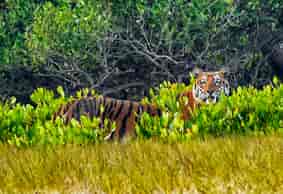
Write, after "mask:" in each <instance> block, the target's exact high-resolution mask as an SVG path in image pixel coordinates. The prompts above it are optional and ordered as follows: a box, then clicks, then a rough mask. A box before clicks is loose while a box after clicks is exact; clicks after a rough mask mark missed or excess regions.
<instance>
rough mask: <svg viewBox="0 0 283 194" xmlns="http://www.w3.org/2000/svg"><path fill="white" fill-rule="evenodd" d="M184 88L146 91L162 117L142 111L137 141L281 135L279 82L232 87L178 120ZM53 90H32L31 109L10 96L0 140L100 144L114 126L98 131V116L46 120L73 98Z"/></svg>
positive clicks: (0, 111) (0, 112)
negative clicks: (214, 101) (188, 117)
mask: <svg viewBox="0 0 283 194" xmlns="http://www.w3.org/2000/svg"><path fill="white" fill-rule="evenodd" d="M189 88H190V86H185V85H184V84H171V83H169V82H164V83H163V84H161V85H160V87H159V88H156V89H154V90H151V92H150V94H151V97H150V98H145V99H144V100H143V103H154V104H157V105H158V106H159V107H160V108H161V109H162V116H161V117H154V118H153V117H150V116H149V115H148V114H146V113H144V115H143V116H142V117H141V118H140V120H139V123H138V125H137V126H136V131H137V134H138V137H139V138H142V139H144V138H154V139H158V140H161V141H165V142H168V141H169V142H172V141H173V142H175V141H188V140H190V139H192V138H195V137H203V136H206V135H209V136H210V135H212V136H222V135H227V134H240V135H250V134H252V135H260V134H268V133H273V132H283V131H282V130H283V84H279V83H278V81H277V80H276V79H274V85H268V86H265V87H264V88H263V89H262V90H257V89H255V88H253V87H247V88H245V87H243V88H238V89H237V90H236V91H234V92H233V94H232V96H230V97H226V96H223V97H222V98H221V100H220V102H219V103H217V104H215V105H203V106H201V108H199V109H197V111H195V112H194V113H193V115H192V119H191V120H189V121H184V120H182V118H181V114H182V113H181V107H180V103H179V98H178V96H179V94H180V93H181V92H183V91H184V90H187V89H189ZM57 91H58V92H57V93H59V97H55V96H54V93H53V92H52V91H50V90H47V89H43V88H39V89H37V90H36V91H35V92H34V93H33V94H32V95H31V100H32V101H33V105H30V104H27V105H22V104H20V103H17V102H16V100H15V98H12V99H10V100H8V101H6V102H5V103H2V104H0V141H1V142H6V143H9V144H16V145H18V146H22V145H26V146H28V145H38V144H66V143H75V144H80V143H91V142H101V141H103V139H104V137H106V135H108V134H109V132H110V130H111V129H113V128H114V127H115V124H112V126H111V127H109V124H107V123H109V121H105V122H106V123H104V125H103V126H104V128H103V129H101V128H100V127H101V125H99V119H98V118H87V117H83V118H82V120H81V123H79V122H78V121H76V120H72V122H71V123H70V124H68V125H66V124H64V122H63V119H62V118H56V119H53V120H52V114H53V113H54V112H55V111H56V110H58V108H59V106H60V105H61V104H64V103H66V102H68V101H70V100H72V99H73V98H74V97H69V98H66V97H65V96H64V92H63V89H62V88H61V87H59V88H58V89H57ZM86 94H89V91H88V90H83V91H79V92H78V93H77V97H76V98H81V97H84V96H85V95H86ZM93 95H95V93H94V94H93ZM102 111H103V110H102Z"/></svg>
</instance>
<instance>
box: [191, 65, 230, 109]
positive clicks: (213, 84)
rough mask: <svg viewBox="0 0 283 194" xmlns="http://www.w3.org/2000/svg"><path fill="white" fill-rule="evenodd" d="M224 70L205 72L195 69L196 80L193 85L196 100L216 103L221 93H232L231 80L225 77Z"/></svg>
mask: <svg viewBox="0 0 283 194" xmlns="http://www.w3.org/2000/svg"><path fill="white" fill-rule="evenodd" d="M224 73H225V72H224V71H216V72H204V71H202V70H199V69H198V70H194V74H195V75H196V81H195V84H194V85H193V92H192V93H193V97H194V99H195V100H196V102H198V103H200V102H204V103H206V104H209V103H216V102H217V101H218V100H219V97H220V95H221V93H224V95H226V96H228V95H229V94H230V86H229V82H228V81H227V80H226V79H225V78H224Z"/></svg>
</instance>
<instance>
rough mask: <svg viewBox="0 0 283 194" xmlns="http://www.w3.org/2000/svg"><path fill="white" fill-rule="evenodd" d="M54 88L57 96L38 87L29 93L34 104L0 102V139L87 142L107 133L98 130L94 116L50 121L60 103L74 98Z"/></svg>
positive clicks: (22, 142) (26, 142)
mask: <svg viewBox="0 0 283 194" xmlns="http://www.w3.org/2000/svg"><path fill="white" fill-rule="evenodd" d="M57 92H58V93H59V94H60V97H58V98H55V97H54V93H53V92H52V91H50V90H46V89H43V88H38V89H37V90H36V91H35V92H34V93H33V94H32V95H31V100H32V101H33V102H34V104H35V105H34V106H33V105H30V104H27V105H21V104H19V103H16V99H15V98H11V99H10V100H9V101H7V102H5V103H2V104H0V129H1V130H0V141H2V142H8V143H9V144H15V145H17V146H28V145H38V144H39V145H44V144H66V143H88V142H97V141H100V140H101V139H102V138H103V137H104V136H105V135H106V134H107V133H108V131H106V130H98V129H99V119H97V118H87V117H82V118H81V122H80V123H79V122H78V121H76V120H72V121H71V123H70V124H68V125H66V124H65V123H64V122H63V119H62V118H56V119H55V121H52V120H51V119H52V115H53V113H54V112H55V111H57V110H58V108H59V106H61V105H62V104H64V103H66V102H68V101H70V100H72V99H73V97H70V98H65V97H64V92H63V89H62V88H61V87H59V88H58V89H57ZM87 92H88V91H87V90H85V91H82V92H78V94H77V96H78V97H79V98H80V97H82V96H84V95H85V93H87ZM105 122H108V121H105ZM104 126H107V123H105V124H104Z"/></svg>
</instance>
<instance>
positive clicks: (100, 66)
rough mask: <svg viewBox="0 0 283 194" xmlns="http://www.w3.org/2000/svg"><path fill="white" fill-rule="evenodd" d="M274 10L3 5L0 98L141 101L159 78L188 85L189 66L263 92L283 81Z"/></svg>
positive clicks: (234, 0) (270, 4)
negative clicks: (222, 72)
mask: <svg viewBox="0 0 283 194" xmlns="http://www.w3.org/2000/svg"><path fill="white" fill-rule="evenodd" d="M282 8H283V3H282V1H281V0H253V1H247V0H244V1H242V0H241V1H238V0H191V1H187V0H162V1H160V0H159V1H157V0H154V1H152V0H150V1H149V0H136V1H132V0H123V1H121V0H111V1H99V0H94V1H93V0H41V1H38V0H14V1H8V0H4V1H3V2H1V3H0V41H1V43H2V44H1V46H0V72H1V73H0V83H1V87H0V94H1V96H2V97H3V98H7V97H9V96H16V97H17V99H18V100H20V101H21V102H25V103H26V102H30V101H29V99H28V98H27V96H29V95H30V94H31V93H32V91H33V90H34V89H36V88H38V87H47V88H49V89H55V88H56V87H57V86H58V85H61V86H63V87H64V90H65V91H66V93H67V94H74V91H76V90H77V89H79V88H86V87H88V88H93V89H96V90H97V91H99V92H101V93H103V94H105V95H110V96H113V97H118V98H128V99H129V98H130V99H141V98H142V97H143V96H145V95H146V96H148V91H149V88H151V87H154V86H156V85H159V84H160V83H161V82H163V81H164V80H167V81H171V82H176V81H178V82H181V81H183V82H186V83H188V82H189V80H188V73H189V72H190V71H191V70H192V69H193V68H194V67H195V66H198V67H203V68H205V69H217V68H219V67H223V66H225V67H229V68H230V71H231V72H232V74H231V76H230V79H231V84H232V85H233V86H235V87H236V86H238V85H248V84H252V85H254V86H255V87H261V86H263V85H266V84H268V83H270V82H271V80H272V77H273V76H274V74H277V76H278V77H279V78H280V79H281V77H282V76H283V75H282V73H281V72H283V71H282V70H283V66H282V64H283V58H282V57H281V56H282V53H283V50H282V42H283V37H282V29H283V21H282V18H283V16H282V14H283V13H282ZM34 80H37V81H36V82H34ZM6 85H9V88H7V87H5V86H6ZM18 91H21V92H18Z"/></svg>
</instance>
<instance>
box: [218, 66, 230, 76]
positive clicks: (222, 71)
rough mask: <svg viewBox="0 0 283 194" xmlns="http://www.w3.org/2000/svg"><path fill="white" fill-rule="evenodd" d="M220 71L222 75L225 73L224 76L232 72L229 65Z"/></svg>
mask: <svg viewBox="0 0 283 194" xmlns="http://www.w3.org/2000/svg"><path fill="white" fill-rule="evenodd" d="M219 73H220V74H221V75H223V77H226V76H227V75H228V74H229V73H230V68H229V67H222V68H221V69H220V70H219Z"/></svg>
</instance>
